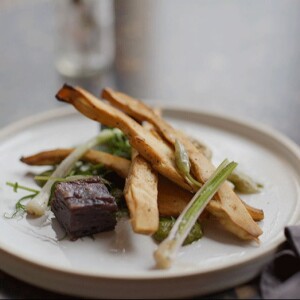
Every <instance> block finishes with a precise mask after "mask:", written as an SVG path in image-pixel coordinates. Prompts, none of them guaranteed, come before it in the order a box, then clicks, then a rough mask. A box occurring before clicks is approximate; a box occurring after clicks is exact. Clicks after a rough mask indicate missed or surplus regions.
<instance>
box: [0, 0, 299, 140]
mask: <svg viewBox="0 0 300 300" xmlns="http://www.w3.org/2000/svg"><path fill="white" fill-rule="evenodd" d="M100 2H101V3H100ZM93 5H94V8H93ZM88 6H90V7H88ZM84 18H85V19H84ZM74 20H77V21H74ZM86 20H90V23H89V24H87V23H88V22H86ZM72 22H73V23H72ZM93 22H94V24H93ZM82 28H83V29H82ZM80 30H82V31H83V32H81V33H79V34H77V36H76V34H74V31H75V32H77V33H78V32H80ZM72 31H73V33H72ZM72 34H73V36H72ZM80 34H81V36H80ZM82 36H83V37H84V36H88V39H89V41H85V40H84V38H82ZM299 37H300V2H299V1H297V0H287V1H281V0H272V1H261V0H248V1H247V0H245V1H239V0H227V1H217V0H207V1H205V0H204V1H201V0H200V1H199V0H187V1H182V0H143V1H139V0H127V1H122V0H116V1H112V0H100V1H93V0H88V1H83V0H63V1H50V0H27V1H22V0H1V2H0V54H1V55H0V88H1V97H0V126H4V125H6V124H7V123H10V122H12V121H14V120H17V119H20V118H22V117H25V116H29V115H31V114H34V113H37V112H39V111H44V110H47V109H50V108H53V107H56V106H59V105H61V104H59V103H58V102H57V101H56V100H55V99H54V95H55V93H56V91H57V90H58V88H59V87H60V86H61V84H62V83H64V82H68V83H71V84H80V85H81V86H83V87H85V88H87V89H88V90H90V91H91V92H93V93H95V94H99V92H100V90H101V89H102V88H103V87H104V86H111V87H115V88H117V89H119V90H121V91H124V92H126V93H129V94H131V95H132V96H135V97H139V98H143V99H155V100H159V101H161V102H162V103H168V104H174V105H175V104H178V105H185V106H191V107H192V108H194V109H200V110H201V109H204V110H213V111H217V112H222V113H227V114H229V115H234V116H237V117H241V118H250V119H254V120H257V121H259V122H263V123H265V124H268V125H270V126H273V127H275V128H276V129H278V130H279V131H281V132H283V133H285V134H287V135H288V136H289V137H291V138H292V139H293V140H295V141H296V142H298V143H300V134H299V132H298V130H297V129H298V127H299V121H298V115H299V114H300V38H299ZM76 39H77V41H76ZM92 41H94V44H93V42H92ZM72 43H75V44H76V43H77V44H78V45H77V47H83V48H84V47H85V48H87V49H88V48H89V47H90V48H91V49H92V50H91V51H95V52H97V51H98V53H101V54H103V53H104V54H103V55H104V63H103V61H102V66H101V67H100V68H99V70H98V71H99V72H98V73H97V66H98V65H97V64H98V63H99V62H98V61H97V58H96V59H94V61H93V60H91V61H90V62H89V63H90V64H91V65H93V64H94V65H95V69H94V70H92V71H91V72H90V74H89V73H88V71H87V72H85V71H83V72H82V76H81V77H84V78H79V77H80V72H79V74H77V78H74V76H62V75H63V73H64V72H63V71H62V70H63V68H64V66H62V67H61V68H60V69H59V66H58V65H59V59H62V60H63V55H64V54H66V57H68V55H69V56H70V51H72ZM80 43H81V44H82V45H83V46H82V45H81V46H80ZM97 43H98V44H97ZM99 45H100V46H99ZM73 46H74V45H73ZM68 47H69V48H68ZM68 51H69V52H68ZM80 51H81V52H80V53H79V54H80V55H85V54H84V53H86V52H85V50H84V49H81V50H80ZM87 51H89V50H87ZM102 59H103V58H102ZM78 60H79V59H78V58H77V61H78ZM105 60H106V61H105ZM75 61H76V58H75ZM60 63H61V62H60ZM87 64H88V63H87ZM62 65H63V63H62ZM100 65H101V63H100ZM69 71H70V70H69ZM66 73H68V71H66ZM65 75H66V74H65ZM69 75H70V74H69ZM4 108H5V110H4Z"/></svg>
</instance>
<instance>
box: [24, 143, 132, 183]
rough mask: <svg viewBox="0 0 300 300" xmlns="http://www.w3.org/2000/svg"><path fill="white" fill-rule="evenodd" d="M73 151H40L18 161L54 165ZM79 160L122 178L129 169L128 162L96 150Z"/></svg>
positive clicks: (69, 149)
mask: <svg viewBox="0 0 300 300" xmlns="http://www.w3.org/2000/svg"><path fill="white" fill-rule="evenodd" d="M73 150H74V149H72V148H65V149H54V150H49V151H42V152H39V153H37V154H34V155H31V156H26V157H24V156H23V157H21V159H20V160H21V161H22V162H23V163H26V164H27V165H32V166H43V165H56V164H59V163H60V162H61V161H62V160H63V159H64V158H66V157H67V156H68V155H69V154H70V153H71V152H72V151H73ZM81 160H83V161H87V162H90V163H92V164H103V165H104V166H105V167H107V168H109V169H112V170H114V171H115V172H116V173H117V174H118V175H120V176H121V177H123V178H125V177H126V176H127V174H128V169H129V167H130V161H129V160H127V159H125V158H122V157H116V156H114V155H111V154H109V153H106V152H101V151H97V150H88V151H87V152H86V153H85V154H84V155H83V157H82V158H81Z"/></svg>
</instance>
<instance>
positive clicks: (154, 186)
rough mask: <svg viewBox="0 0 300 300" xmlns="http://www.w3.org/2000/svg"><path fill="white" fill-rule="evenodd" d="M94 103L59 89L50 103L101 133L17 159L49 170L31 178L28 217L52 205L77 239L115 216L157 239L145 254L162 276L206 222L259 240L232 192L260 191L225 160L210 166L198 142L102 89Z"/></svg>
mask: <svg viewBox="0 0 300 300" xmlns="http://www.w3.org/2000/svg"><path fill="white" fill-rule="evenodd" d="M102 97H103V98H104V100H103V99H98V98H96V97H95V96H93V95H92V94H90V93H89V92H87V91H86V90H84V89H82V88H80V87H71V86H68V85H64V86H63V87H62V88H61V89H60V90H59V91H58V93H57V95H56V98H57V99H58V100H59V101H63V102H66V103H69V104H71V105H73V106H74V107H75V108H76V109H77V110H78V111H79V112H81V113H82V114H83V115H84V116H86V117H88V118H90V119H92V120H94V121H97V122H99V123H100V124H101V128H102V129H101V131H100V133H99V134H98V135H97V136H96V137H94V138H91V139H90V140H88V141H87V142H84V143H82V144H81V145H79V146H77V147H75V148H63V149H54V150H51V149H48V150H47V149H44V151H42V152H40V153H36V154H33V155H30V156H23V157H22V158H21V161H22V162H23V163H26V164H28V165H35V166H38V165H41V166H42V165H49V166H52V169H51V170H47V171H44V172H43V173H42V174H40V175H39V176H37V177H36V181H37V182H38V183H39V184H40V185H42V189H41V191H36V192H35V194H34V195H33V196H32V197H31V198H32V199H31V200H29V202H28V203H27V204H26V205H23V204H22V207H23V208H25V209H26V211H27V212H28V213H31V214H35V215H37V216H40V215H42V214H44V213H45V212H46V211H47V209H48V208H49V207H51V210H52V211H53V212H54V214H55V216H56V218H57V220H58V221H59V223H60V224H61V225H62V226H63V227H64V228H65V230H66V232H67V233H68V235H69V236H70V237H71V239H76V238H78V237H82V236H85V235H89V234H94V233H97V232H101V231H106V230H112V229H113V228H114V226H115V224H116V222H117V217H118V214H119V213H120V212H124V213H125V214H127V215H128V216H129V218H130V221H131V226H132V229H133V231H134V232H136V233H139V234H146V235H152V236H153V237H154V238H156V240H159V241H161V240H163V241H162V243H161V245H160V246H159V247H158V249H157V251H156V252H155V255H154V256H155V258H156V262H157V266H158V267H162V268H168V267H170V266H171V263H172V262H173V260H174V258H175V256H176V252H177V251H178V249H179V247H180V246H181V245H183V244H184V243H187V242H191V241H194V240H197V239H199V238H201V236H202V231H201V227H200V224H199V222H200V223H201V220H203V219H205V218H212V219H213V220H215V221H217V222H219V223H220V224H221V225H222V227H223V228H224V229H225V230H227V231H229V232H231V233H233V234H234V235H236V236H237V237H239V238H241V239H243V240H249V241H251V240H253V241H258V238H259V236H260V235H261V234H262V230H261V228H260V227H259V225H258V224H257V223H256V222H257V221H260V220H262V219H263V218H264V214H263V211H262V210H260V209H257V208H253V207H251V206H249V205H248V204H247V203H245V202H244V201H243V200H242V199H241V198H240V196H239V195H238V194H237V193H236V192H249V193H253V192H258V191H259V189H261V187H262V186H260V185H256V188H257V189H256V190H255V189H253V187H255V185H254V184H253V182H254V181H251V180H250V178H249V177H247V176H242V175H239V173H234V169H235V168H236V166H237V163H235V162H229V161H228V160H224V161H223V162H222V163H221V164H220V165H219V166H218V167H217V168H216V167H215V166H214V165H213V163H212V160H211V158H212V152H211V150H210V149H209V148H208V147H207V146H206V145H205V144H203V143H202V142H201V143H200V142H198V141H196V140H195V139H193V138H192V137H189V136H188V135H186V134H185V133H184V132H182V131H180V130H177V129H176V128H173V127H172V126H171V125H170V124H169V123H168V122H167V121H166V120H165V119H164V118H163V116H161V115H160V113H158V112H157V110H155V109H152V108H151V107H149V106H147V105H146V104H145V103H143V102H141V101H139V100H136V99H134V98H132V97H130V96H128V95H125V94H123V93H120V92H116V91H113V90H112V89H104V90H103V92H102ZM121 156H122V157H121ZM232 174H234V175H232ZM230 176H231V177H230ZM228 180H232V182H233V183H234V186H235V190H234V189H233V188H232V185H231V184H229V182H228ZM249 187H250V188H249ZM251 188H252V189H251ZM22 201H23V200H22ZM22 203H23V202H22ZM192 228H193V229H192ZM188 237H189V238H188Z"/></svg>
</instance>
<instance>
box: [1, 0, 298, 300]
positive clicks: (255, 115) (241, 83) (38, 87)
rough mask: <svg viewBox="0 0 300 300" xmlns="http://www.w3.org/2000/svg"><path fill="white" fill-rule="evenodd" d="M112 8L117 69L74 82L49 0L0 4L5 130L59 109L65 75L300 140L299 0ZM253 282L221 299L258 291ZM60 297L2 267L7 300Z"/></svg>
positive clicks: (154, 1)
mask: <svg viewBox="0 0 300 300" xmlns="http://www.w3.org/2000/svg"><path fill="white" fill-rule="evenodd" d="M115 10H116V61H115V66H114V68H112V69H111V70H109V71H108V72H105V73H104V74H101V75H99V76H97V77H94V78H87V79H84V80H83V79H77V80H74V79H68V78H62V77H61V76H60V75H59V74H58V73H57V72H56V70H55V67H54V61H55V42H54V41H55V28H56V27H55V18H56V17H55V9H54V5H53V2H51V1H47V0H42V1H37V0H30V1H1V2H0V89H1V97H0V128H2V127H4V126H6V125H8V124H9V123H12V122H14V121H16V120H19V119H21V118H23V117H28V116H30V115H33V114H36V113H38V112H42V111H46V110H49V109H52V108H55V107H59V106H62V105H63V104H61V103H58V102H57V101H56V100H55V98H54V95H55V93H56V91H57V90H58V88H59V87H60V86H61V85H62V84H63V83H64V82H68V83H70V84H79V85H81V86H83V87H85V88H87V89H88V90H90V91H91V92H93V93H95V94H99V92H100V90H101V89H102V88H103V87H104V86H110V87H116V88H118V89H120V90H122V91H124V92H126V93H129V94H131V95H132V96H136V97H140V98H143V99H155V100H159V101H161V103H168V104H175V105H176V104H179V105H185V106H188V107H193V108H195V109H199V110H201V109H204V110H210V111H214V112H221V113H224V114H227V115H233V116H237V117H240V118H245V119H250V120H256V121H258V122H260V123H264V124H265V125H266V126H270V127H273V128H275V129H276V130H278V131H280V132H282V133H283V134H285V135H287V136H288V137H289V138H291V139H292V140H293V141H295V142H296V143H298V144H300V131H299V115H300V1H296V0H295V1H292V0H289V1H280V0H273V1H261V0H253V1H239V0H232V1H230V0H229V1H214V0H210V1H197V0H188V1H183V0H181V1H180V0H172V1H171V0H163V1H160V0H151V1H148V0H144V1H139V0H135V1H132V0H129V1H116V5H115ZM257 282H258V279H256V280H254V281H253V282H250V283H249V284H246V285H242V286H240V287H236V288H235V289H231V290H228V291H225V292H224V293H222V294H218V295H217V297H221V298H253V299H254V298H259V291H258V285H257ZM59 297H63V296H62V295H57V294H53V293H50V292H48V291H44V290H42V289H39V288H36V287H33V286H30V285H28V284H26V283H23V282H20V281H18V280H17V279H14V278H12V277H10V276H8V275H7V274H5V273H3V272H2V273H1V272H0V298H2V299H13V298H59ZM64 297H66V296H64ZM209 297H211V298H214V297H216V295H211V296H209Z"/></svg>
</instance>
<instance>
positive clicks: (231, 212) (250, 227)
mask: <svg viewBox="0 0 300 300" xmlns="http://www.w3.org/2000/svg"><path fill="white" fill-rule="evenodd" d="M102 97H103V98H105V99H106V100H108V101H110V102H111V103H112V104H113V105H115V106H117V107H118V108H119V109H121V110H123V111H125V112H126V113H127V114H129V115H131V116H133V117H134V118H135V119H137V120H139V121H143V120H146V121H148V122H149V123H152V124H153V125H154V126H155V127H156V128H157V129H158V131H159V132H160V133H161V134H162V135H163V136H164V137H165V138H166V139H167V140H168V141H169V142H170V143H172V144H174V143H175V140H176V139H178V140H179V141H180V142H181V143H182V144H183V145H184V146H185V148H186V150H187V152H188V153H189V158H190V161H191V167H192V168H191V170H192V173H193V175H194V176H195V177H196V179H197V180H198V181H200V182H202V183H204V182H206V181H207V180H208V178H209V177H210V176H211V174H212V173H213V172H214V170H215V167H214V166H213V165H212V163H211V162H210V161H209V160H208V159H207V158H206V157H205V156H204V155H203V154H202V153H201V152H200V151H199V150H198V149H197V148H196V147H195V145H193V143H192V142H191V141H190V139H189V138H188V137H187V136H186V135H184V134H183V133H182V132H179V131H176V130H175V129H174V128H173V127H172V126H171V125H169V124H168V123H167V122H166V121H165V120H164V119H162V118H161V117H160V116H158V115H156V114H155V113H154V112H153V110H152V109H151V108H150V107H148V106H147V105H145V104H144V103H142V102H141V101H138V100H136V99H134V98H132V97H130V96H128V95H125V94H123V93H119V92H115V91H113V90H112V89H104V90H103V92H102ZM215 198H216V199H217V200H214V201H211V203H212V204H211V203H209V204H208V210H209V211H210V213H211V214H213V215H215V216H216V217H217V218H218V219H219V220H220V222H221V223H222V224H223V225H224V227H226V228H227V229H228V230H229V231H231V232H232V233H234V234H235V235H237V236H239V237H240V238H242V239H254V240H257V238H258V237H259V236H260V235H261V234H262V230H261V228H260V227H259V226H258V225H257V224H256V223H255V222H254V221H253V219H252V218H251V216H250V215H249V213H248V211H247V209H246V208H245V206H244V205H243V204H242V202H241V201H240V199H239V197H238V196H237V195H236V194H235V193H234V191H233V190H232V189H231V187H230V186H229V185H228V183H227V182H225V183H224V184H222V186H221V187H220V189H219V190H218V192H217V194H216V195H215ZM214 202H216V203H214Z"/></svg>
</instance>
